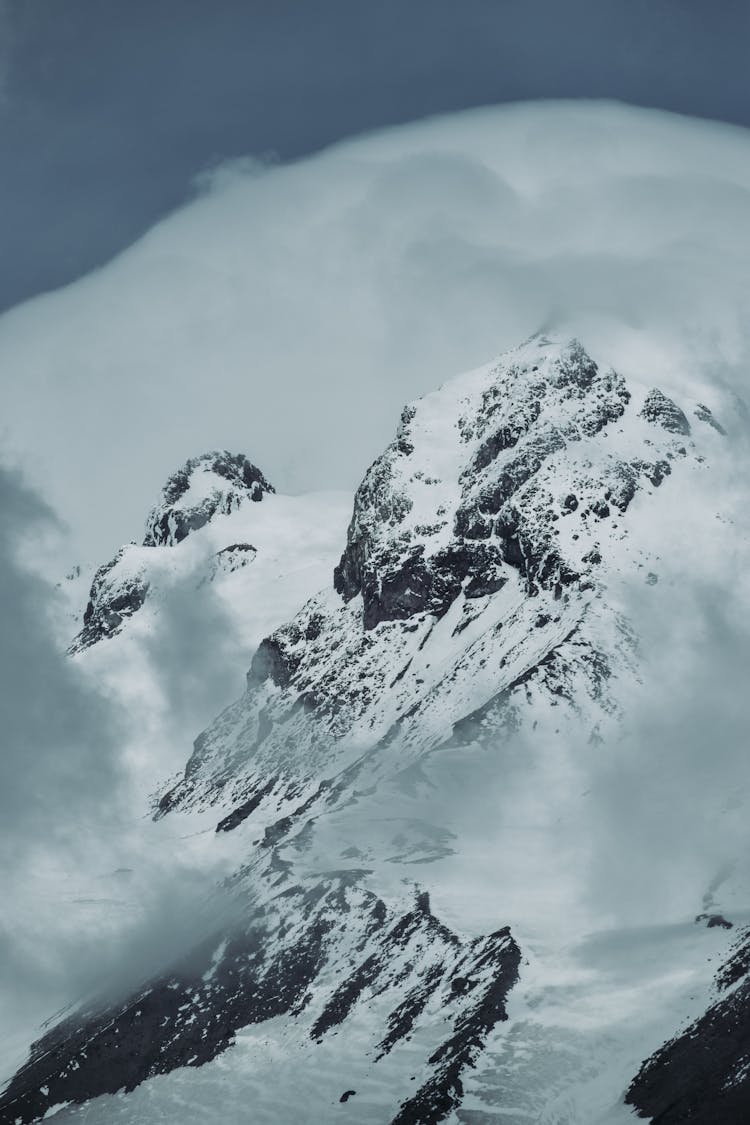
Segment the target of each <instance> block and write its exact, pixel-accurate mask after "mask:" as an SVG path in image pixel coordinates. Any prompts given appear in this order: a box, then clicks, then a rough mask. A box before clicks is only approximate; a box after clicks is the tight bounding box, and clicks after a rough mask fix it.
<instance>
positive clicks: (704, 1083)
mask: <svg viewBox="0 0 750 1125" xmlns="http://www.w3.org/2000/svg"><path fill="white" fill-rule="evenodd" d="M709 924H710V922H709ZM725 924H726V923H725ZM717 985H718V988H719V989H720V991H722V992H724V993H725V995H724V997H723V998H722V999H720V1000H718V1001H717V1002H716V1003H715V1004H713V1005H712V1006H711V1007H710V1008H709V1009H708V1011H707V1012H706V1013H705V1015H704V1016H702V1017H701V1018H700V1019H699V1020H697V1021H696V1022H695V1023H693V1024H691V1025H690V1027H688V1028H687V1029H686V1030H685V1031H683V1032H682V1033H681V1034H679V1035H677V1036H676V1037H675V1038H674V1039H672V1040H670V1042H669V1043H666V1044H665V1045H664V1046H663V1047H662V1048H661V1049H660V1050H659V1051H657V1052H656V1054H655V1055H653V1056H652V1057H651V1058H650V1059H648V1060H647V1061H646V1062H645V1063H644V1064H643V1066H642V1067H641V1070H640V1072H639V1073H638V1075H637V1076H636V1078H635V1079H634V1080H633V1082H632V1084H631V1086H630V1088H629V1090H628V1093H627V1097H626V1102H627V1104H628V1105H631V1106H633V1107H634V1109H636V1110H637V1111H638V1115H639V1116H640V1117H646V1118H648V1119H649V1120H650V1121H652V1122H653V1125H682V1122H688V1121H689V1122H691V1125H692V1123H695V1125H714V1123H716V1122H721V1125H745V1122H746V1121H747V1120H748V1113H749V1112H750V1109H749V1107H750V931H747V930H746V931H745V932H744V933H743V934H742V936H741V937H740V938H739V940H738V941H737V943H736V945H735V948H734V951H733V953H732V955H731V956H730V958H729V959H728V960H727V962H726V963H725V964H724V965H723V966H722V968H721V970H720V971H719V973H718V975H717Z"/></svg>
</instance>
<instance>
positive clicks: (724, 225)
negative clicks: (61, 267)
mask: <svg viewBox="0 0 750 1125" xmlns="http://www.w3.org/2000/svg"><path fill="white" fill-rule="evenodd" d="M196 192H197V197H196V198H195V200H194V201H193V202H192V203H191V204H190V205H188V206H186V207H185V208H183V209H182V210H180V211H178V212H177V213H175V214H174V215H172V216H171V217H170V218H168V219H166V220H165V221H164V222H162V223H160V224H159V225H158V226H156V227H155V228H154V229H153V230H152V231H150V232H149V233H148V234H147V235H146V236H145V237H144V238H142V239H141V240H140V241H139V242H138V243H136V244H135V245H134V246H133V247H132V248H131V249H129V250H128V251H126V252H125V253H123V254H122V255H120V257H118V258H117V259H116V260H114V261H113V262H112V263H111V264H110V265H108V266H107V267H106V268H104V269H102V270H99V271H97V272H96V273H93V274H91V275H90V276H89V277H87V278H85V279H84V280H82V281H80V282H78V283H76V284H74V285H71V286H69V287H68V288H66V289H64V290H61V291H59V292H57V293H53V294H51V295H49V296H45V297H41V298H38V299H36V300H34V301H32V302H30V303H28V304H27V305H25V306H22V307H20V308H19V309H17V310H14V311H12V312H11V313H9V314H7V315H6V316H5V317H3V318H2V319H0V369H1V370H2V371H3V380H4V384H5V400H6V410H5V419H4V426H5V436H6V444H8V445H9V447H10V448H11V450H12V452H13V454H14V455H15V456H16V457H17V458H18V459H20V461H21V462H22V463H23V464H24V465H25V466H26V467H27V468H28V471H29V472H30V474H31V477H32V479H33V481H34V483H35V484H37V485H38V486H39V487H41V488H42V490H43V492H44V494H45V495H48V496H49V497H50V498H51V500H52V502H53V503H54V504H55V505H56V506H57V507H58V508H59V510H60V511H61V512H63V513H64V515H65V516H66V518H68V519H69V520H70V521H71V523H72V525H73V528H74V530H75V531H76V533H77V536H78V538H79V541H80V545H81V546H80V551H81V552H83V555H82V557H83V558H84V559H86V560H88V561H90V562H91V563H95V562H97V561H99V560H100V559H102V558H105V557H107V555H108V554H109V553H111V551H112V550H113V549H114V548H115V547H116V546H117V545H118V544H119V543H120V542H122V541H123V540H126V539H128V538H130V537H131V536H132V537H138V536H139V534H140V528H141V519H142V513H143V512H144V511H145V510H146V509H147V507H148V503H149V502H150V499H151V496H152V493H153V490H154V487H155V485H158V483H159V482H160V481H161V480H163V479H164V478H165V477H166V475H167V474H168V473H169V472H170V471H171V470H172V469H174V468H175V467H176V465H178V464H179V463H181V462H182V461H184V460H185V458H186V457H188V456H190V455H194V454H196V452H200V451H202V450H204V449H206V448H212V447H216V446H218V447H230V448H236V449H241V450H243V451H245V452H246V453H247V454H248V455H249V456H250V457H251V458H252V459H253V460H254V461H256V462H257V463H258V464H259V465H260V466H261V467H262V469H263V470H264V472H266V473H267V474H268V475H269V477H270V478H271V479H272V480H273V481H274V483H275V484H276V485H277V487H278V488H280V489H282V490H290V491H305V490H307V489H310V488H316V487H354V486H355V485H356V484H357V482H358V480H359V479H360V478H361V475H362V473H363V470H364V469H365V468H366V465H367V463H368V462H369V460H371V459H372V458H373V457H374V456H375V455H376V454H377V453H378V452H379V450H380V449H381V448H382V446H383V445H384V444H385V442H386V441H387V440H388V439H389V438H390V435H391V433H392V430H393V426H394V421H395V419H396V418H397V416H398V412H399V409H400V407H401V405H402V404H403V402H404V401H405V400H407V399H409V398H411V397H413V396H414V395H416V394H419V393H421V392H424V391H426V390H429V389H430V388H432V387H434V386H435V385H436V384H438V383H439V382H440V381H441V380H442V379H444V378H446V377H448V376H450V375H451V374H453V373H455V372H457V371H459V370H461V369H465V368H467V367H469V366H472V365H474V364H477V363H480V362H484V361H486V359H487V358H488V357H490V356H492V355H493V354H494V353H496V352H497V351H499V350H502V349H503V348H505V347H508V346H512V345H514V344H516V343H517V342H519V341H520V340H521V339H522V338H524V337H525V336H527V335H528V334H529V333H531V332H532V331H535V330H537V329H539V328H540V327H544V326H549V325H553V324H556V323H561V322H568V323H570V324H571V325H572V327H574V328H575V329H576V330H578V331H579V332H580V333H581V334H582V335H583V336H584V338H585V340H586V343H587V346H588V347H589V348H590V349H592V350H594V351H595V352H596V351H597V349H599V350H601V351H602V353H603V357H604V358H605V359H609V360H612V361H614V362H615V363H617V364H619V365H620V366H621V367H622V368H623V370H624V371H625V373H626V374H627V371H628V370H629V369H632V370H638V369H640V367H641V366H642V365H643V364H644V362H646V358H645V357H646V356H647V355H648V356H650V357H651V358H650V360H649V362H651V363H652V364H653V363H654V357H656V361H657V362H658V364H659V366H660V370H661V372H662V374H663V372H664V371H665V370H669V371H672V372H674V373H675V375H676V377H677V378H678V379H681V380H683V381H684V380H689V378H690V373H691V371H692V372H693V373H695V372H696V371H698V370H700V371H702V372H705V369H706V368H707V367H709V368H711V369H712V370H713V371H714V372H715V374H716V375H717V377H721V378H722V379H725V380H729V381H730V382H731V381H733V380H734V381H736V382H741V381H742V379H743V378H744V371H745V370H746V367H747V359H748V350H749V349H748V324H749V323H750V320H748V316H747V311H748V305H749V304H750V301H749V298H750V279H749V277H748V271H747V268H746V262H747V256H748V249H749V247H748V236H747V234H745V233H743V232H746V231H747V230H749V229H750V224H748V222H747V219H748V215H749V214H750V138H749V137H748V134H747V132H745V131H743V130H741V129H736V128H732V127H729V126H720V125H716V124H710V123H706V122H697V121H692V120H689V119H686V118H679V117H676V116H671V115H668V114H664V113H660V112H655V111H646V110H637V109H632V108H627V107H624V106H622V105H616V104H609V103H588V104H587V103H547V104H545V103H535V104H524V105H517V106H510V107H505V108H497V109H494V108H493V109H485V110H477V111H470V112H467V113H463V114H460V115H455V116H452V117H446V118H441V119H435V120H432V121H428V122H425V123H421V124H416V125H411V126H407V127H403V128H399V129H394V130H391V131H388V132H384V133H381V134H376V135H373V136H370V137H365V138H363V139H360V140H357V141H353V142H348V143H345V144H341V145H339V146H336V147H334V148H332V149H329V150H328V151H326V152H324V153H322V154H320V155H318V156H316V157H314V158H311V159H307V160H304V161H301V162H299V163H296V164H292V165H288V166H281V167H270V168H264V167H263V166H261V165H260V164H258V163H257V162H253V161H242V162H239V163H236V164H234V165H227V166H224V167H223V168H221V169H219V171H218V172H216V173H214V174H210V175H205V176H203V177H201V178H200V183H199V184H198V186H197V187H196ZM645 335H648V337H649V346H648V349H643V348H642V346H641V341H642V338H643V337H644V336H645ZM78 561H81V560H80V559H79V560H78Z"/></svg>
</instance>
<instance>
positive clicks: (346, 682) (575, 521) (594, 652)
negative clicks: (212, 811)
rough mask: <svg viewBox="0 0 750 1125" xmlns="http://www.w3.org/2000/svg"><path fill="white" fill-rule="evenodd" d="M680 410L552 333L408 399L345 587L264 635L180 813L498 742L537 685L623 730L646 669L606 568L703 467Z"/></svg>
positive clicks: (365, 493) (193, 770)
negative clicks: (611, 602) (655, 509)
mask: <svg viewBox="0 0 750 1125" xmlns="http://www.w3.org/2000/svg"><path fill="white" fill-rule="evenodd" d="M654 394H655V392H651V393H650V394H648V395H646V396H645V399H646V402H647V403H649V402H650V403H653V402H654V401H655V400H654ZM663 397H664V396H662V398H663ZM665 401H668V400H665ZM664 410H667V408H664ZM664 410H662V411H661V412H656V413H655V412H654V410H653V409H652V408H651V407H649V408H648V409H646V408H645V407H643V406H640V407H639V405H638V404H637V403H636V405H635V406H634V405H631V391H630V389H629V388H628V386H627V385H626V383H625V380H624V379H623V378H622V377H621V376H620V375H618V374H617V373H615V372H614V371H612V370H603V369H601V368H600V367H599V366H597V364H596V363H595V362H594V361H593V360H592V359H591V358H590V357H589V356H588V355H587V354H586V352H585V351H584V349H583V348H582V346H581V345H580V344H579V343H578V342H577V341H571V342H569V343H560V342H558V341H550V340H548V339H546V338H544V337H536V338H534V339H532V340H531V341H529V342H528V343H527V344H525V345H523V346H522V347H521V348H518V349H516V350H515V351H512V352H510V353H508V354H507V355H505V356H503V357H501V359H500V360H499V361H498V362H497V363H494V364H491V365H488V366H486V367H484V368H480V369H479V370H477V371H474V372H470V373H468V374H467V375H464V376H461V377H459V378H458V379H454V380H452V381H451V382H449V383H447V384H446V385H445V386H444V387H443V388H441V389H440V390H439V391H436V392H434V393H433V394H431V395H428V396H426V397H425V398H424V399H421V400H419V401H418V402H417V403H415V404H413V405H411V406H409V407H407V408H406V409H405V411H404V412H403V415H402V418H401V424H400V426H399V429H398V432H397V435H396V437H395V439H394V441H393V442H392V443H391V445H390V446H389V447H388V448H387V450H386V451H385V452H384V454H383V455H382V456H381V457H379V458H378V460H377V461H376V462H375V463H374V465H373V466H372V467H371V468H370V470H369V471H368V473H367V475H366V477H365V479H364V481H363V483H362V485H361V486H360V488H359V489H358V491H357V494H356V498H355V503H354V512H353V516H352V520H351V524H350V527H349V531H348V537H347V545H346V549H345V551H344V554H343V556H342V559H341V561H340V563H339V565H338V567H337V568H336V570H335V573H334V590H333V591H327V592H324V593H322V594H321V595H320V596H318V597H317V598H314V599H312V600H311V601H310V602H308V604H307V605H306V606H305V607H304V609H303V610H302V611H301V612H300V613H299V614H298V616H297V617H296V618H295V619H294V620H293V621H291V622H290V623H289V624H288V625H286V626H283V627H282V628H281V629H278V630H277V631H276V632H275V633H273V634H272V635H271V636H270V637H268V638H267V639H266V640H265V641H264V642H263V643H262V645H261V646H260V648H259V650H258V652H257V653H256V656H255V658H254V660H253V663H252V667H251V669H250V672H249V674H248V693H247V695H246V697H245V699H244V700H241V701H240V702H239V703H238V704H237V705H235V707H233V708H230V709H229V711H227V712H226V713H225V715H224V716H222V719H221V721H220V722H219V723H217V724H216V726H215V728H210V729H209V730H208V731H207V732H205V734H204V735H202V736H201V738H200V739H199V740H198V742H197V743H196V749H195V753H194V755H193V758H192V759H191V761H190V764H189V766H188V770H187V772H186V777H185V780H184V782H183V783H181V784H180V785H178V787H177V788H176V790H174V791H173V792H172V793H171V794H170V795H169V796H167V797H166V798H165V802H166V804H165V806H163V807H175V806H176V805H178V804H180V802H182V801H187V802H188V803H190V802H192V801H193V800H198V801H199V802H203V801H208V802H210V801H212V800H214V799H215V798H216V795H217V793H218V792H221V794H222V796H221V800H222V801H223V802H225V801H227V800H229V799H232V800H234V799H235V798H236V804H237V805H238V806H240V805H242V804H243V802H245V801H247V800H248V799H252V798H253V795H254V794H255V793H257V792H258V791H260V790H261V789H263V788H264V787H265V786H266V785H267V783H268V779H269V778H270V777H277V778H278V779H279V781H278V788H277V790H276V794H275V797H274V799H278V800H280V801H281V803H282V804H283V805H284V807H285V808H286V799H285V798H284V797H283V796H282V795H283V793H284V792H285V788H284V787H285V785H286V784H287V783H288V781H289V777H290V776H291V777H292V778H296V777H298V776H299V774H300V773H302V774H304V775H305V776H313V775H314V774H315V772H316V770H317V769H318V768H319V764H320V762H321V760H323V757H325V760H326V761H327V768H329V769H330V768H332V767H333V764H334V762H337V764H338V768H343V767H344V765H345V763H347V762H349V763H352V762H353V761H354V760H355V759H356V758H357V756H358V754H360V753H362V752H364V751H365V750H366V749H368V748H372V747H375V746H380V747H381V749H383V752H384V753H385V748H387V747H388V746H391V745H392V744H393V743H394V740H397V741H398V744H399V754H400V756H401V760H402V762H404V764H405V763H406V761H407V760H409V756H410V755H414V756H417V757H418V755H419V753H422V752H424V751H425V750H427V749H428V748H430V747H433V748H434V747H436V746H439V745H445V744H449V743H450V744H453V743H454V742H455V739H456V738H457V737H459V736H460V737H465V736H466V731H468V730H469V729H470V728H471V729H472V730H477V729H480V728H481V729H482V730H483V731H485V733H486V736H487V738H491V737H494V735H495V733H496V732H497V731H498V730H500V731H502V729H503V728H504V727H507V725H508V724H509V723H513V722H515V721H516V716H517V714H522V713H523V712H524V711H526V712H528V710H529V707H528V700H529V699H530V698H531V697H532V696H533V695H534V693H535V692H539V693H540V695H541V697H542V698H546V699H550V698H553V697H554V698H555V699H556V700H557V701H558V702H559V701H563V702H565V703H566V704H567V706H568V708H570V710H571V713H572V711H575V710H580V707H581V703H582V701H584V700H585V701H586V708H587V713H588V714H589V715H590V730H591V732H592V733H593V732H594V731H595V730H596V728H597V727H598V725H599V724H600V723H602V722H605V723H606V722H607V721H608V719H609V718H610V717H611V716H612V714H613V713H614V712H615V711H616V706H615V704H614V703H613V698H614V697H615V696H616V692H612V691H611V690H610V688H611V686H612V685H611V684H609V683H608V681H609V678H610V672H611V668H612V667H613V666H615V667H616V668H617V669H618V674H622V673H623V669H627V668H628V666H632V664H633V660H632V653H631V654H630V655H629V649H630V647H631V642H632V639H631V638H630V636H629V634H628V630H627V627H626V625H625V624H624V623H623V622H622V621H618V620H617V619H616V615H613V614H612V613H611V612H610V613H607V612H606V611H604V610H603V609H602V605H601V601H600V599H599V598H598V596H597V591H598V589H599V582H600V575H606V573H607V568H608V567H610V566H613V565H620V564H621V558H622V556H623V552H625V555H626V556H627V551H628V550H629V547H628V520H629V516H630V510H631V506H632V505H633V504H634V503H635V501H636V499H638V501H639V503H640V504H644V503H647V502H648V496H649V494H652V493H653V491H654V490H655V489H657V488H659V487H660V486H661V485H662V484H663V482H664V481H665V480H667V478H668V477H669V476H670V475H671V474H672V472H673V470H674V471H676V469H677V467H678V466H679V464H680V462H681V461H683V460H685V459H688V458H689V459H691V460H693V459H694V455H693V452H692V447H689V443H688V444H686V441H685V437H684V435H683V434H682V432H675V430H674V427H671V428H670V427H667V428H665V427H664V425H663V418H664V416H665V415H664ZM675 411H678V412H679V408H678V407H676V406H675V405H674V404H672V406H671V407H669V409H668V410H667V414H668V417H669V418H670V419H671V418H673V416H674V412H675ZM632 565H633V566H638V565H643V564H642V562H641V561H640V559H636V557H635V555H633V560H632ZM605 633H606V634H607V636H606V637H605ZM457 732H458V733H457ZM337 748H338V749H337ZM384 753H383V754H378V755H374V756H373V758H372V762H371V764H370V765H368V767H367V768H368V769H372V770H376V769H377V768H379V766H378V765H377V764H373V763H379V762H380V761H381V760H382V759H383V756H384ZM394 753H395V751H394ZM357 768H360V767H357ZM284 778H286V780H284ZM217 785H218V786H220V788H217ZM230 794H231V798H230ZM269 799H270V798H269Z"/></svg>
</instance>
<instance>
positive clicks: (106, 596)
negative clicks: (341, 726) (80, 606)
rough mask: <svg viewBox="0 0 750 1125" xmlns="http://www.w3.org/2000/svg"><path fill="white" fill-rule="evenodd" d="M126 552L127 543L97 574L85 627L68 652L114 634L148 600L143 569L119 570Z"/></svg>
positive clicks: (84, 621) (92, 585) (84, 617)
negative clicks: (126, 571)
mask: <svg viewBox="0 0 750 1125" xmlns="http://www.w3.org/2000/svg"><path fill="white" fill-rule="evenodd" d="M126 553H127V547H122V548H121V549H120V550H119V551H118V552H117V554H116V555H115V557H114V558H113V559H111V560H110V561H109V562H108V563H105V564H104V566H100V567H99V569H98V570H97V572H96V574H95V575H94V581H93V582H92V583H91V591H90V593H89V601H88V604H87V606H86V610H85V612H84V615H83V628H82V629H81V631H80V632H79V633H78V634H77V636H76V637H75V639H74V640H73V642H72V643H71V646H70V649H69V650H68V651H69V652H71V653H75V652H80V651H82V650H83V649H86V648H89V646H90V645H93V644H96V643H97V641H101V640H104V639H105V638H107V637H113V636H115V634H116V633H118V632H119V631H120V629H121V628H122V625H123V623H124V621H125V620H126V618H129V617H132V616H133V614H134V613H137V612H138V610H139V609H140V608H141V606H142V605H143V603H144V602H145V600H146V595H147V594H148V586H149V584H148V581H147V579H146V578H145V575H144V572H143V569H141V568H137V569H136V570H135V571H131V572H129V573H127V574H125V575H121V574H120V573H119V569H118V567H119V564H120V563H121V561H122V560H123V558H124V557H125V555H126Z"/></svg>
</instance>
